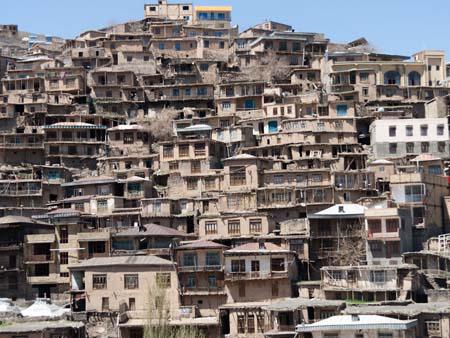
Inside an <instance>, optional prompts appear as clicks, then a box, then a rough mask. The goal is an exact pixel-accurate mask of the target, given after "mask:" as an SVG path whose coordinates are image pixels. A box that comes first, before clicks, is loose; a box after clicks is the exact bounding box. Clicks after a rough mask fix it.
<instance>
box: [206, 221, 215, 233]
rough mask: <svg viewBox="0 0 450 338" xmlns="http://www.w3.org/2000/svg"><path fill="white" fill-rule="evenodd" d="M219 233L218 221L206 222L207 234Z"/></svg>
mask: <svg viewBox="0 0 450 338" xmlns="http://www.w3.org/2000/svg"><path fill="white" fill-rule="evenodd" d="M215 234H217V222H215V221H209V222H205V235H215Z"/></svg>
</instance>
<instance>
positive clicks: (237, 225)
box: [228, 220, 241, 235]
mask: <svg viewBox="0 0 450 338" xmlns="http://www.w3.org/2000/svg"><path fill="white" fill-rule="evenodd" d="M240 233H241V222H240V221H239V220H233V221H228V234H230V235H239V234H240Z"/></svg>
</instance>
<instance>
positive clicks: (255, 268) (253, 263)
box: [251, 261, 260, 272]
mask: <svg viewBox="0 0 450 338" xmlns="http://www.w3.org/2000/svg"><path fill="white" fill-rule="evenodd" d="M251 270H252V272H259V271H260V266H259V261H251Z"/></svg>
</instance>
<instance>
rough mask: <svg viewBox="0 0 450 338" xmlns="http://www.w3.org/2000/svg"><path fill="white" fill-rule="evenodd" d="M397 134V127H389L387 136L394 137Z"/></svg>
mask: <svg viewBox="0 0 450 338" xmlns="http://www.w3.org/2000/svg"><path fill="white" fill-rule="evenodd" d="M396 134H397V127H395V126H390V127H389V136H390V137H394V136H396Z"/></svg>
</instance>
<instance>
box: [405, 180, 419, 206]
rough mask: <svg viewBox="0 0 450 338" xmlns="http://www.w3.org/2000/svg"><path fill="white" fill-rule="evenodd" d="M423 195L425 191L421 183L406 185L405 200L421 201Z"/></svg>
mask: <svg viewBox="0 0 450 338" xmlns="http://www.w3.org/2000/svg"><path fill="white" fill-rule="evenodd" d="M423 195H424V191H423V186H422V185H421V184H416V185H407V186H405V202H407V203H411V202H421V201H422V197H423Z"/></svg>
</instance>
